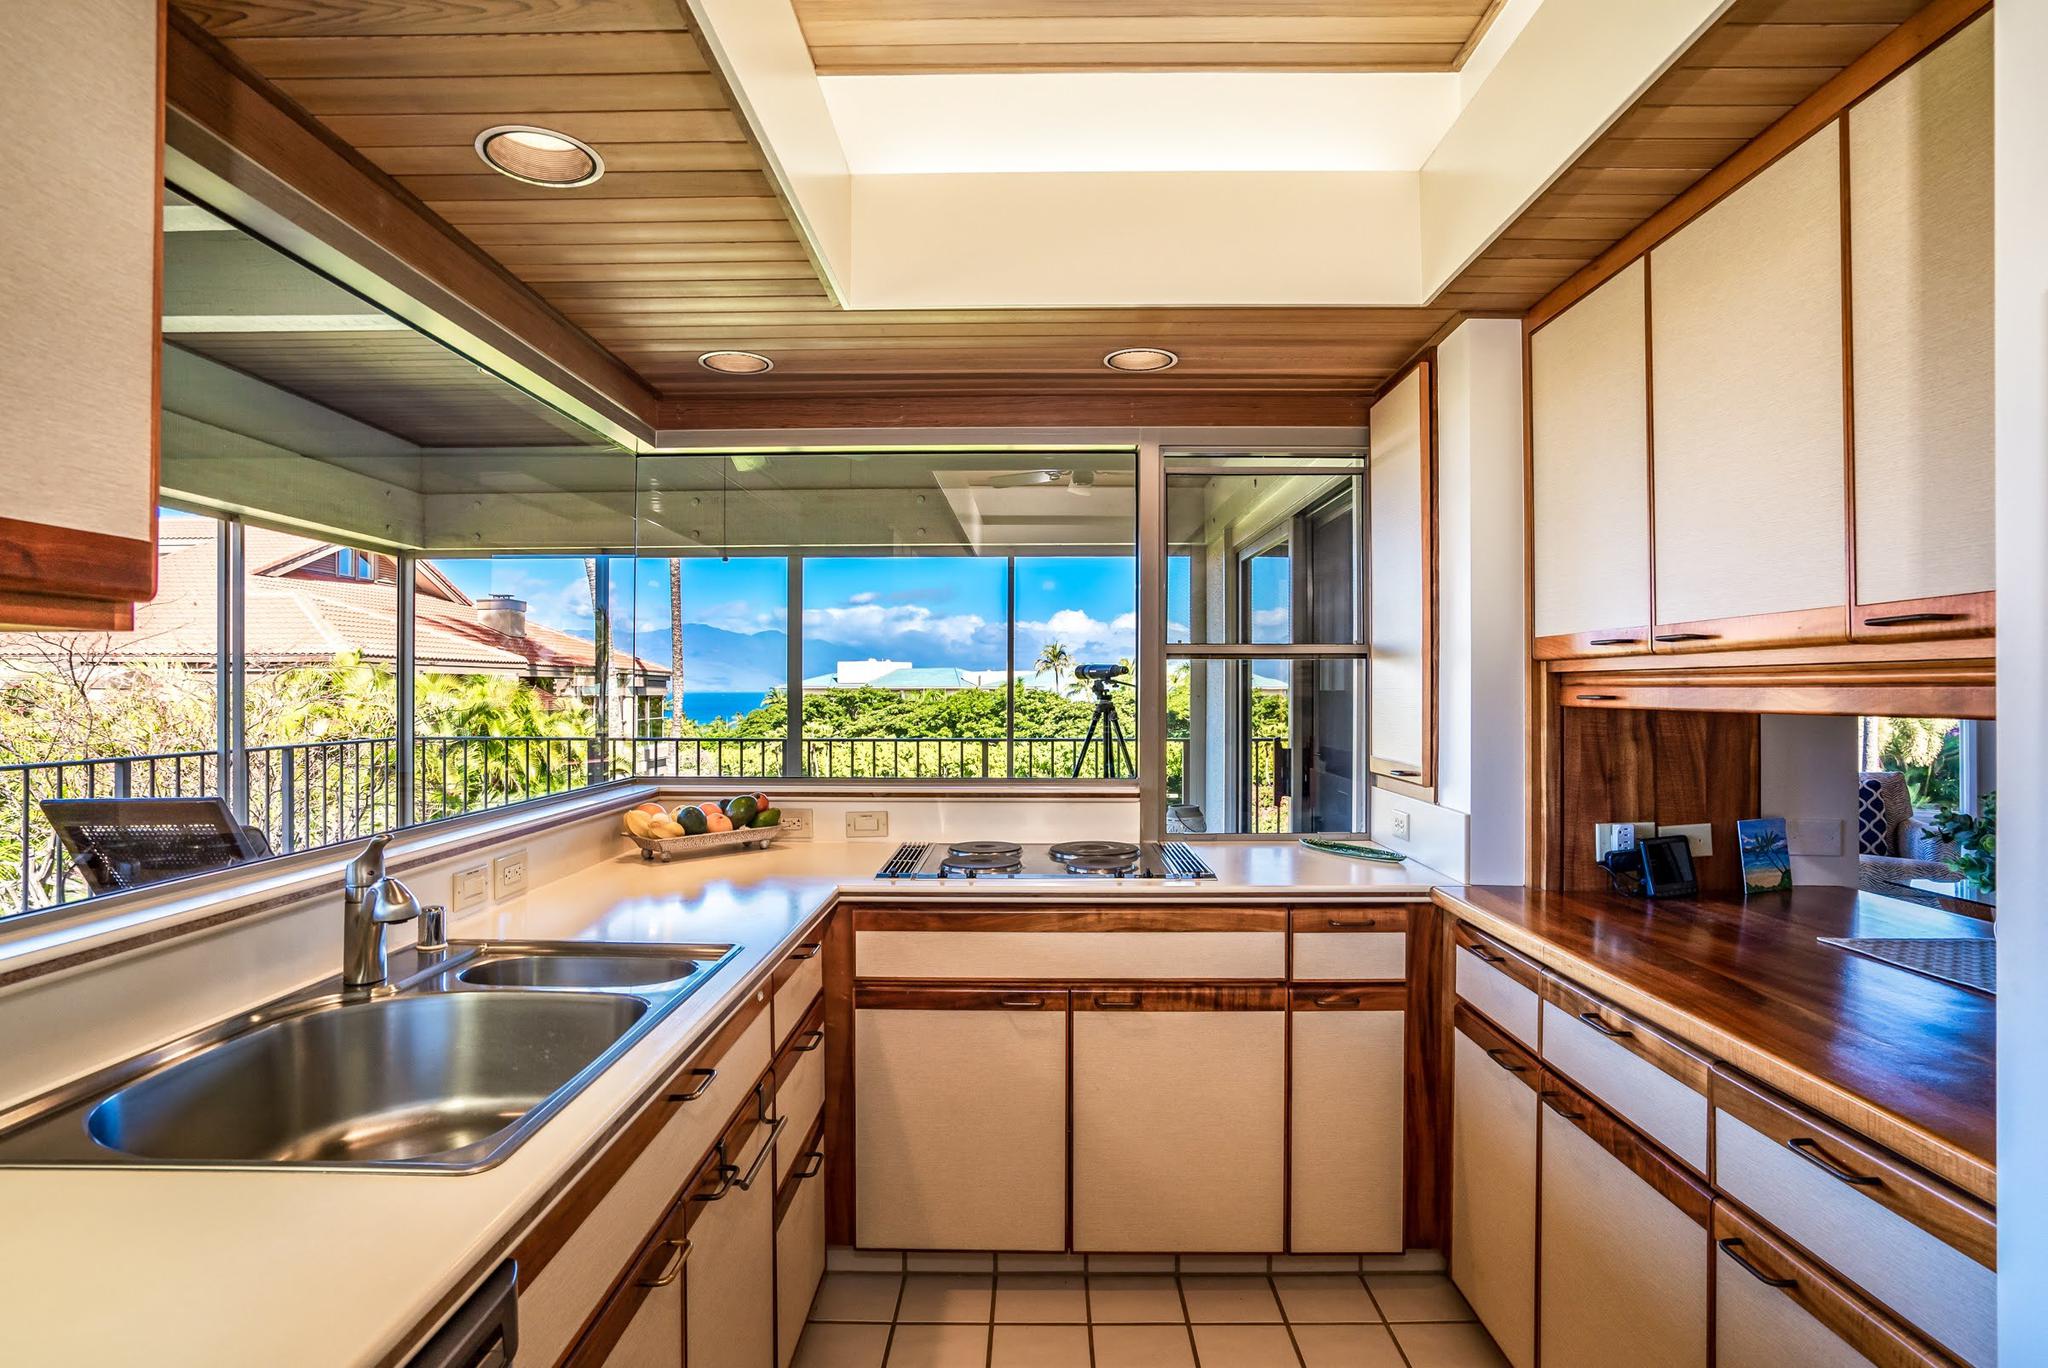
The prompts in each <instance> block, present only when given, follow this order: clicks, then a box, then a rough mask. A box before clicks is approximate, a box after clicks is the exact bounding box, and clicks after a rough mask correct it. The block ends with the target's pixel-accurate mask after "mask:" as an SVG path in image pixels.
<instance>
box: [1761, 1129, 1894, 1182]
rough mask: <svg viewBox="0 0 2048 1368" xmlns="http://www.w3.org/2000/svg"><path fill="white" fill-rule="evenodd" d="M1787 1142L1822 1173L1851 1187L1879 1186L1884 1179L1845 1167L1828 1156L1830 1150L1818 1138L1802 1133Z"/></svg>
mask: <svg viewBox="0 0 2048 1368" xmlns="http://www.w3.org/2000/svg"><path fill="white" fill-rule="evenodd" d="M1785 1144H1786V1146H1787V1147H1788V1148H1789V1149H1790V1150H1791V1151H1792V1152H1793V1153H1794V1154H1796V1155H1798V1156H1799V1157H1800V1158H1801V1159H1804V1160H1805V1161H1806V1162H1807V1163H1809V1164H1812V1165H1813V1166H1814V1167H1815V1168H1817V1169H1819V1170H1820V1171H1821V1172H1822V1173H1825V1174H1827V1175H1828V1176H1829V1177H1830V1178H1835V1179H1839V1180H1840V1181H1841V1182H1844V1183H1847V1184H1848V1185H1849V1186H1851V1187H1877V1186H1879V1185H1880V1184H1881V1183H1882V1181H1883V1180H1882V1179H1880V1178H1878V1177H1876V1176H1875V1175H1872V1174H1868V1173H1858V1172H1856V1171H1855V1170H1854V1169H1848V1168H1843V1167H1842V1166H1841V1165H1840V1164H1838V1163H1836V1162H1835V1161H1834V1160H1833V1159H1830V1158H1829V1157H1828V1152H1827V1151H1826V1150H1824V1149H1822V1148H1821V1147H1820V1141H1818V1140H1810V1139H1808V1138H1807V1137H1806V1136H1803V1135H1802V1136H1799V1137H1797V1138H1796V1139H1792V1140H1787V1141H1786V1142H1785Z"/></svg>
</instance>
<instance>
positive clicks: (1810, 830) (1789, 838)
mask: <svg viewBox="0 0 2048 1368" xmlns="http://www.w3.org/2000/svg"><path fill="white" fill-rule="evenodd" d="M1785 849H1786V853H1787V854H1791V855H1840V854H1841V853H1842V819H1841V818H1839V817H1791V818H1787V819H1786V821H1785Z"/></svg>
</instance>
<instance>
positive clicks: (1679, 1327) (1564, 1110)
mask: <svg viewBox="0 0 2048 1368" xmlns="http://www.w3.org/2000/svg"><path fill="white" fill-rule="evenodd" d="M1543 1099H1544V1102H1545V1103H1546V1105H1545V1107H1544V1108H1543V1113H1542V1116H1543V1135H1542V1149H1541V1153H1542V1156H1543V1166H1542V1167H1543V1171H1542V1182H1541V1184H1540V1185H1539V1189H1538V1190H1539V1192H1540V1193H1541V1199H1542V1200H1541V1211H1540V1213H1539V1217H1538V1225H1537V1228H1538V1232H1539V1236H1540V1239H1539V1243H1538V1261H1539V1266H1540V1268H1541V1270H1542V1271H1541V1277H1540V1278H1539V1280H1538V1286H1539V1287H1540V1288H1541V1302H1540V1305H1539V1309H1538V1312H1537V1324H1538V1325H1539V1326H1540V1327H1541V1330H1542V1344H1541V1349H1540V1355H1541V1358H1542V1361H1543V1362H1544V1363H1553V1364H1554V1363H1569V1364H1571V1365H1572V1368H1644V1365H1647V1364H1656V1365H1657V1368H1705V1364H1706V1362H1707V1250H1708V1247H1709V1245H1708V1236H1707V1219H1708V1197H1707V1194H1706V1190H1705V1189H1704V1188H1700V1187H1698V1186H1696V1185H1695V1184H1693V1183H1692V1181H1691V1180H1690V1179H1688V1178H1685V1177H1684V1176H1683V1174H1682V1173H1681V1172H1680V1170H1679V1169H1678V1167H1677V1166H1676V1165H1675V1164H1672V1163H1671V1162H1670V1161H1669V1160H1666V1159H1664V1158H1663V1157H1662V1156H1660V1155H1658V1154H1656V1153H1655V1152H1654V1151H1653V1150H1652V1149H1651V1148H1650V1146H1649V1143H1648V1142H1647V1141H1644V1140H1641V1139H1639V1138H1638V1137H1636V1136H1635V1134H1634V1132H1632V1131H1630V1130H1629V1129H1628V1128H1627V1127H1626V1126H1624V1125H1623V1124H1622V1123H1620V1122H1619V1121H1616V1120H1615V1119H1614V1118H1613V1117H1611V1116H1609V1115H1607V1114H1606V1113H1605V1112H1602V1111H1600V1110H1599V1109H1598V1108H1597V1107H1595V1106H1594V1105H1593V1104H1592V1103H1591V1102H1589V1101H1587V1100H1586V1099H1585V1098H1584V1097H1582V1096H1580V1095H1578V1094H1577V1093H1575V1092H1574V1091H1572V1090H1571V1089H1570V1088H1568V1087H1566V1086H1565V1085H1564V1084H1563V1083H1561V1082H1560V1081H1559V1080H1558V1079H1557V1078H1556V1076H1555V1075H1546V1076H1545V1078H1544V1083H1543ZM1653 1176H1654V1178H1655V1182H1654V1183H1653V1181H1652V1177H1653ZM1667 1192H1677V1193H1680V1194H1682V1197H1683V1200H1684V1201H1685V1203H1686V1205H1685V1206H1680V1205H1678V1204H1677V1203H1676V1202H1675V1201H1674V1200H1673V1198H1672V1197H1671V1196H1667V1195H1666V1194H1667Z"/></svg>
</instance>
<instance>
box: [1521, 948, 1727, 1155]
mask: <svg viewBox="0 0 2048 1368" xmlns="http://www.w3.org/2000/svg"><path fill="white" fill-rule="evenodd" d="M1543 1062H1544V1063H1545V1064H1547V1065H1549V1066H1551V1067H1552V1068H1555V1069H1556V1070H1557V1071H1558V1072H1559V1073H1561V1074H1563V1075H1565V1076H1566V1077H1567V1078H1569V1079H1571V1080H1572V1081H1573V1082H1574V1083H1576V1084H1578V1085H1579V1086H1580V1087H1581V1088H1584V1089H1585V1090H1586V1091H1587V1092H1589V1093H1591V1094H1592V1095H1593V1096H1594V1098H1596V1099H1597V1100H1598V1101H1599V1102H1600V1103H1601V1105H1603V1106H1605V1107H1606V1108H1607V1109H1608V1110H1609V1111H1612V1112H1614V1113H1615V1114H1617V1115H1618V1116H1620V1117H1621V1118H1622V1119H1623V1120H1625V1121H1627V1122H1628V1123H1629V1124H1630V1125H1632V1126H1634V1127H1636V1128H1637V1129H1638V1130H1640V1131H1642V1132H1643V1133H1644V1134H1646V1135H1648V1136H1649V1137H1650V1138H1651V1139H1653V1140H1655V1141H1657V1142H1658V1143H1659V1144H1661V1145H1663V1146H1664V1148H1666V1149H1668V1150H1670V1151H1671V1152H1672V1153H1673V1154H1675V1155H1677V1156H1678V1157H1679V1158H1680V1159H1683V1160H1684V1161H1685V1162H1686V1163H1688V1164H1690V1165H1692V1168H1693V1171H1694V1172H1695V1173H1698V1174H1700V1175H1702V1176H1704V1175H1705V1174H1706V1171H1707V1113H1708V1106H1707V1078H1708V1074H1709V1067H1710V1066H1709V1065H1708V1063H1707V1061H1706V1060H1705V1059H1703V1058H1701V1057H1700V1056H1699V1055H1696V1054H1694V1053H1693V1052H1692V1051H1691V1050H1688V1049H1687V1048H1685V1047H1684V1046H1683V1045H1680V1044H1679V1043H1678V1042H1677V1041H1675V1040H1673V1039H1671V1037H1669V1036H1667V1035H1664V1034H1663V1033H1662V1032H1660V1031H1658V1030H1656V1029H1655V1028H1653V1027H1651V1026H1649V1025H1647V1024H1646V1023H1644V1022H1641V1021H1638V1020H1637V1019H1636V1018H1634V1017H1632V1016H1629V1015H1628V1014H1627V1013H1625V1012H1623V1011H1620V1010H1619V1009H1617V1008H1615V1007H1611V1006H1609V1005H1608V1004H1606V1003H1604V1002H1601V1001H1599V1000H1598V999H1596V998H1592V997H1589V996H1587V995H1586V994H1585V993H1582V992H1580V991H1579V990H1578V989H1576V988H1574V987H1572V986H1571V985H1570V984H1567V983H1565V982H1564V981H1563V980H1562V979H1559V978H1557V977H1556V976H1555V975H1552V974H1545V975H1544V976H1543Z"/></svg>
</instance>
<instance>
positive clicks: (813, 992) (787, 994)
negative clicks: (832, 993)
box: [775, 940, 825, 1050]
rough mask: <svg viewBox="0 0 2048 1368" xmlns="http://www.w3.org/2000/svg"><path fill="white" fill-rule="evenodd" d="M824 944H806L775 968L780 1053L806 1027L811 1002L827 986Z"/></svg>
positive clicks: (777, 1042)
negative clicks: (805, 1019) (798, 1031)
mask: <svg viewBox="0 0 2048 1368" xmlns="http://www.w3.org/2000/svg"><path fill="white" fill-rule="evenodd" d="M824 950H825V945H824V942H823V940H815V941H807V942H805V943H804V944H802V945H799V946H798V947H797V948H796V949H794V950H792V951H790V952H789V954H788V955H786V956H784V958H783V961H782V963H781V964H779V965H777V966H776V967H775V1048H776V1049H778V1050H780V1049H781V1048H782V1047H783V1046H784V1045H787V1044H788V1043H789V1038H790V1037H791V1036H793V1035H795V1034H796V1031H797V1027H799V1026H801V1025H802V1024H803V1020H804V1017H805V1015H807V1014H808V1013H809V1012H810V1010H811V1003H812V1002H813V1001H815V1000H816V999H817V996H818V994H819V992H820V991H822V990H823V988H824V987H825V955H824Z"/></svg>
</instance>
